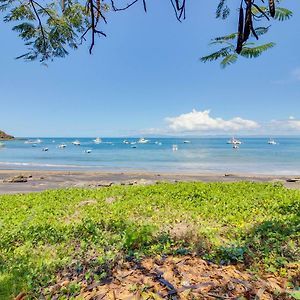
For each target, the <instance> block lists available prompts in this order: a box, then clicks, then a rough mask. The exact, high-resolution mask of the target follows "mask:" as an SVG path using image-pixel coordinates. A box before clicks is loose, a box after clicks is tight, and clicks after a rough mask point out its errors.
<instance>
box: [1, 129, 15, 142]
mask: <svg viewBox="0 0 300 300" xmlns="http://www.w3.org/2000/svg"><path fill="white" fill-rule="evenodd" d="M14 138H15V137H14V136H12V135H9V134H6V133H5V132H4V131H1V130H0V140H13V139H14Z"/></svg>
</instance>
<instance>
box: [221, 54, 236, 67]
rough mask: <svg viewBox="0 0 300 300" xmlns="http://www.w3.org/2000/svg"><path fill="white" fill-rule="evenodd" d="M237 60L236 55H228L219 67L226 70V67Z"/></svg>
mask: <svg viewBox="0 0 300 300" xmlns="http://www.w3.org/2000/svg"><path fill="white" fill-rule="evenodd" d="M237 59H238V55H237V54H236V53H234V54H229V55H227V56H226V57H225V58H224V59H223V60H222V61H221V67H222V68H226V67H227V66H229V65H232V64H234V63H235V62H236V61H237Z"/></svg>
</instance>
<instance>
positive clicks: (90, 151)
mask: <svg viewBox="0 0 300 300" xmlns="http://www.w3.org/2000/svg"><path fill="white" fill-rule="evenodd" d="M84 152H85V153H92V150H91V149H88V150H85V151H84Z"/></svg>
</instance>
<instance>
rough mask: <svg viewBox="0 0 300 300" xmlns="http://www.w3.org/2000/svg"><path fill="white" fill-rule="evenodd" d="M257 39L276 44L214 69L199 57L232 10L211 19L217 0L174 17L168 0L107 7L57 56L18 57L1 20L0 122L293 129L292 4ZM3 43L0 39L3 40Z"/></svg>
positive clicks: (187, 130)
mask: <svg viewBox="0 0 300 300" xmlns="http://www.w3.org/2000/svg"><path fill="white" fill-rule="evenodd" d="M284 4H285V6H286V7H288V8H290V9H292V10H293V11H294V17H293V18H292V19H291V20H289V21H287V22H283V23H279V22H272V27H271V30H270V33H269V34H268V35H266V37H264V38H261V40H260V42H261V43H263V42H268V41H274V42H276V44H277V45H276V47H275V48H273V49H271V50H269V51H268V52H267V53H265V54H263V55H262V56H261V57H259V58H257V59H253V60H249V59H244V58H241V59H239V60H238V62H237V63H236V64H234V65H233V66H230V67H228V68H226V69H221V68H220V66H219V64H218V63H217V62H216V63H206V64H204V63H202V62H200V61H199V58H200V57H201V56H203V55H207V54H209V53H210V51H212V50H214V48H212V47H211V46H209V45H208V43H209V41H210V39H211V38H213V37H216V36H221V35H224V34H227V33H231V32H235V31H236V25H237V24H236V22H237V18H236V12H235V10H233V11H232V18H230V19H229V20H228V21H226V22H224V21H221V20H216V19H215V8H216V5H217V1H216V0H213V1H196V0H195V1H189V3H188V7H187V19H186V20H185V21H184V22H182V23H179V22H178V21H177V20H176V19H175V17H174V14H173V12H172V9H171V7H170V3H169V1H167V0H166V1H162V0H148V13H147V14H145V13H144V12H143V9H142V7H141V5H136V6H135V7H132V8H131V9H130V10H127V11H125V12H118V13H113V12H111V13H108V15H107V19H108V24H106V25H105V24H103V25H102V30H103V31H104V32H105V33H106V34H107V38H99V39H98V40H97V42H96V46H95V48H94V50H93V53H92V55H89V53H88V47H89V44H88V43H87V44H84V45H83V46H82V47H81V48H80V49H79V50H76V51H71V52H70V55H69V56H68V57H67V58H64V59H57V60H55V61H54V62H49V64H48V66H47V67H45V66H43V65H41V64H40V63H39V62H24V61H22V60H15V59H14V57H16V56H18V55H20V54H23V53H25V51H26V49H25V47H24V45H23V42H22V41H21V40H20V39H19V38H18V37H17V35H16V33H14V32H12V31H11V29H10V25H8V24H2V25H1V29H0V32H1V36H2V43H1V47H0V60H1V70H2V72H0V84H1V94H0V107H1V114H0V129H2V130H5V131H6V132H8V133H10V134H13V135H15V136H19V137H28V136H37V137H47V136H78V137H84V136H87V137H92V136H100V137H105V136H141V135H143V136H147V135H193V136H199V137H201V136H205V135H218V134H224V135H232V134H235V135H238V134H240V135H271V134H275V135H276V134H282V135H283V134H288V135H290V134H299V135H300V52H299V48H300V40H299V38H298V36H299V28H300V2H299V1H297V0H289V1H284ZM3 41H4V42H3Z"/></svg>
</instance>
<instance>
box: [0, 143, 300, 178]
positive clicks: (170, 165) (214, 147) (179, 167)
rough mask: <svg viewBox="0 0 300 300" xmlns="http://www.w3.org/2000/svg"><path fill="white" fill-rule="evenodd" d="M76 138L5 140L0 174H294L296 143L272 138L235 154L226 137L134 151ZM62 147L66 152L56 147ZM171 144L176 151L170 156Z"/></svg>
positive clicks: (298, 154)
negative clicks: (31, 171)
mask: <svg viewBox="0 0 300 300" xmlns="http://www.w3.org/2000/svg"><path fill="white" fill-rule="evenodd" d="M76 139H77V138H43V139H42V143H40V144H38V145H37V146H36V147H32V145H31V144H25V143H24V140H15V141H7V142H5V147H1V148H0V169H41V170H103V171H126V170H127V171H128V170H129V171H130V170H131V171H135V170H139V171H155V172H192V173H205V172H226V173H230V172H243V173H244V172H245V173H261V174H300V138H276V139H275V140H276V141H277V142H278V144H277V145H269V144H268V143H267V142H268V139H267V138H243V139H241V140H242V142H243V144H242V145H241V146H240V148H239V149H237V150H235V149H232V147H231V145H228V144H226V142H227V140H228V139H227V138H199V139H189V140H190V141H191V143H190V144H184V140H186V139H181V138H151V139H150V143H148V144H136V147H137V148H132V145H127V144H124V143H123V140H124V139H123V138H104V139H102V140H103V142H102V143H101V144H98V145H96V144H95V143H94V142H93V139H92V138H78V140H79V141H80V142H81V145H80V146H74V145H73V144H72V141H74V140H76ZM128 141H130V142H135V141H137V139H134V138H128ZM155 142H156V143H155ZM62 143H65V144H66V145H67V147H66V148H64V149H60V148H58V145H59V144H62ZM160 143H161V144H160ZM173 144H176V145H178V151H172V145H173ZM45 147H47V148H49V150H48V151H47V152H44V151H42V149H43V148H45ZM86 150H92V152H91V153H86V152H85V151H86Z"/></svg>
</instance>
